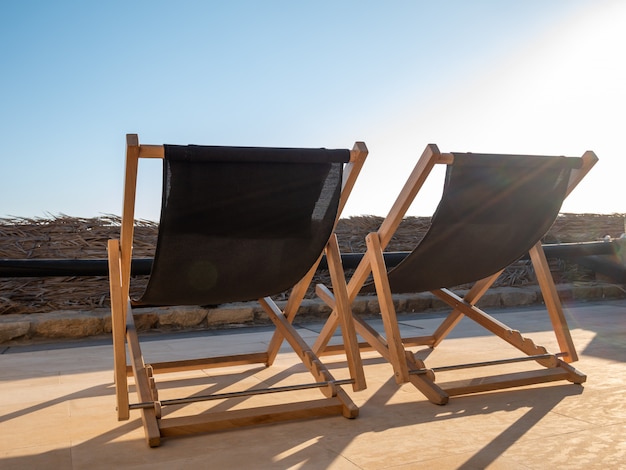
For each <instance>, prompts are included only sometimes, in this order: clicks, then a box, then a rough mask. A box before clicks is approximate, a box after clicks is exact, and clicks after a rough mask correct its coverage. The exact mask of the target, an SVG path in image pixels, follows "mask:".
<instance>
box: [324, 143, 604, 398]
mask: <svg viewBox="0 0 626 470" xmlns="http://www.w3.org/2000/svg"><path fill="white" fill-rule="evenodd" d="M596 161H597V157H596V156H595V154H594V153H593V152H587V153H585V154H584V155H583V156H582V157H581V158H572V157H548V156H520V155H484V154H472V153H467V154H463V153H449V154H444V153H440V152H439V150H438V148H437V146H436V145H432V144H431V145H428V146H427V147H426V149H425V151H424V153H423V154H422V156H421V158H420V159H419V161H418V162H417V165H416V166H415V169H414V170H413V172H412V173H411V175H410V177H409V178H408V181H407V182H406V184H405V186H404V188H403V189H402V191H401V192H400V195H399V196H398V199H397V200H396V202H395V203H394V205H393V206H392V208H391V210H390V212H389V214H388V216H387V217H386V218H385V219H384V221H383V222H382V224H381V225H380V228H379V230H378V231H377V232H374V233H370V234H368V235H367V237H366V242H367V245H366V246H367V251H366V254H365V255H364V256H363V259H362V260H361V262H360V264H359V265H358V267H357V268H356V270H355V273H354V275H353V276H352V278H351V279H350V282H349V283H348V296H349V298H350V300H351V301H353V300H354V298H355V297H356V295H357V294H358V293H359V292H375V293H376V294H377V296H378V300H379V305H380V310H381V315H382V320H383V324H384V331H385V335H384V336H383V335H380V334H378V333H377V332H376V331H375V330H374V329H373V328H371V327H370V326H369V324H367V323H366V322H365V321H363V320H360V319H358V318H357V319H355V320H356V321H357V323H356V329H357V332H358V333H359V335H361V336H362V337H363V338H364V339H365V340H366V342H367V343H369V345H370V346H371V347H373V348H374V349H375V350H377V351H378V352H379V353H380V354H381V355H382V356H383V357H384V358H385V359H387V360H388V361H389V362H390V363H391V364H392V366H393V370H394V375H395V379H396V381H397V383H406V382H411V383H412V384H413V385H415V386H416V387H417V388H418V389H419V390H420V391H421V392H422V393H423V394H424V395H425V396H426V397H427V398H428V399H429V400H430V401H432V402H433V403H437V404H445V403H447V402H448V399H449V397H450V396H454V395H462V394H468V393H474V392H482V391H489V390H497V389H502V388H508V387H516V386H523V385H529V384H535V383H542V382H549V381H556V380H563V379H564V380H569V381H571V382H574V383H582V382H584V381H585V379H586V377H585V375H584V374H582V373H581V372H579V371H577V370H576V369H575V368H573V367H572V366H571V365H570V363H572V362H574V361H576V360H577V355H576V349H575V347H574V344H573V341H572V338H571V335H570V331H569V329H568V326H567V322H566V319H565V316H564V313H563V309H562V307H561V304H560V301H559V297H558V295H557V291H556V287H555V285H554V282H553V279H552V277H551V274H550V270H549V266H548V263H547V260H546V257H545V254H544V252H543V249H542V245H541V238H542V237H543V236H544V234H545V233H546V232H547V231H548V229H549V228H550V226H551V225H552V223H553V222H554V220H555V219H556V217H557V215H558V213H559V210H560V207H561V204H562V202H563V200H564V198H565V197H566V196H567V195H568V194H569V193H570V192H571V191H572V190H573V189H574V187H575V186H576V185H577V184H578V183H579V181H580V180H581V179H582V178H583V177H584V176H585V175H586V174H587V172H588V171H589V170H590V169H591V167H592V166H593V165H594V164H595V162H596ZM436 164H445V165H447V171H446V175H445V182H444V190H443V195H442V198H441V201H440V203H439V206H438V208H437V210H436V212H435V214H434V215H433V217H432V220H431V226H430V227H429V230H428V232H427V234H426V235H425V236H424V238H423V239H422V240H421V241H420V242H419V244H417V246H416V247H415V249H414V250H413V251H412V252H410V253H409V255H408V256H407V257H406V258H405V259H404V260H403V261H402V262H401V263H399V264H398V265H397V266H395V267H394V268H392V269H390V270H388V269H387V268H386V265H385V257H384V254H383V251H384V249H385V247H386V246H387V245H388V244H389V242H390V240H391V238H392V236H393V235H394V233H395V231H396V230H397V228H398V226H399V224H400V222H401V221H402V218H403V217H404V215H405V213H406V211H407V209H408V208H409V206H410V204H411V203H412V202H413V200H414V198H415V197H416V195H417V193H418V192H419V190H420V188H421V187H422V185H423V184H424V182H425V181H426V179H427V177H428V175H429V174H430V173H431V170H432V169H433V168H434V166H435V165H436ZM527 253H530V258H531V261H532V265H533V266H534V270H535V273H536V276H537V280H538V283H539V286H540V288H541V292H542V294H543V300H544V302H545V305H546V307H547V311H548V314H549V317H550V320H551V323H552V327H553V329H554V333H555V334H556V340H557V342H558V346H559V348H560V350H561V351H560V352H558V353H548V351H547V350H546V348H544V347H542V346H538V345H536V344H535V343H534V342H533V341H532V340H531V339H530V338H526V337H524V336H522V335H521V334H520V332H519V331H515V330H513V329H511V328H509V327H508V326H507V325H505V324H503V323H502V322H500V321H498V320H496V319H495V318H493V317H492V316H490V315H488V314H487V313H486V312H484V311H483V310H481V309H480V308H478V307H477V306H476V304H477V303H478V301H479V300H480V299H481V297H482V296H483V294H484V293H485V292H486V291H487V289H489V287H490V286H491V285H492V284H493V283H494V282H495V281H496V279H497V278H498V276H499V275H500V274H501V273H502V271H503V270H504V269H505V268H506V267H507V266H509V265H510V264H511V263H512V262H514V261H516V260H517V259H519V258H520V257H521V256H522V255H525V254H527ZM370 273H371V274H372V278H373V280H371V278H369V279H370V280H368V276H369V275H370ZM364 284H365V285H364ZM463 285H466V286H467V285H471V288H469V290H468V291H467V293H466V294H465V295H464V296H463V297H461V296H459V295H457V294H455V293H454V292H453V291H452V290H450V289H451V288H454V287H459V286H463ZM317 289H318V292H319V294H320V296H322V297H323V298H324V299H325V300H326V302H327V303H328V304H329V305H331V306H335V298H334V296H333V294H332V293H331V292H330V290H329V289H327V288H325V286H323V285H319V286H317ZM457 290H458V289H457ZM424 291H430V292H432V293H433V294H434V295H435V296H436V297H437V298H439V299H441V300H443V301H444V302H445V303H446V304H448V305H449V306H450V307H451V308H452V312H451V313H450V314H449V315H448V316H447V318H446V319H445V320H444V321H443V322H442V323H441V325H440V326H439V327H438V328H437V329H436V331H435V332H434V333H433V334H432V335H429V336H423V337H414V338H402V337H401V336H400V329H399V326H398V320H397V317H396V311H395V309H394V304H393V299H392V293H413V292H424ZM463 317H467V318H470V319H471V320H474V321H475V322H477V323H478V324H479V325H481V326H482V327H484V328H486V329H487V330H488V331H490V332H491V333H493V334H495V335H497V336H498V337H500V338H501V339H503V340H504V341H506V342H507V343H509V344H511V345H512V346H514V347H515V348H517V349H519V350H521V351H522V352H523V353H524V356H523V357H521V358H519V357H518V358H504V359H502V360H500V359H498V360H495V361H490V362H489V363H480V362H478V363H465V364H457V365H454V364H453V365H450V366H444V367H440V368H428V367H426V366H425V364H424V361H423V360H420V359H418V358H416V356H415V354H414V353H412V352H411V351H409V350H408V348H409V347H412V346H428V347H430V348H434V347H435V346H438V345H439V344H440V343H441V341H442V340H443V339H444V338H445V337H446V336H447V335H448V334H449V333H450V332H451V331H452V329H453V328H454V327H455V326H456V325H457V324H458V323H459V321H460V320H461V319H462V318H463ZM336 325H337V316H336V315H335V312H334V311H333V315H331V317H330V318H329V320H328V322H327V323H326V325H325V326H324V328H323V329H322V332H321V334H320V336H319V337H318V339H317V341H316V342H315V344H314V345H313V350H314V351H315V352H316V353H318V354H322V353H324V352H326V353H330V352H332V351H331V349H332V347H331V346H329V340H330V338H331V336H332V334H333V332H334V330H335V328H336ZM335 349H336V348H335ZM525 360H529V361H536V362H538V363H539V364H541V365H542V366H544V367H540V366H539V367H538V369H537V368H535V369H537V370H534V371H522V372H515V373H512V372H509V373H508V374H499V375H489V376H487V377H482V378H473V379H468V380H457V381H454V382H451V383H447V384H439V383H437V382H436V381H435V372H438V371H451V370H452V371H454V370H456V369H462V368H473V367H480V366H487V365H491V366H494V365H498V364H500V363H507V362H519V361H525ZM483 370H486V369H483Z"/></svg>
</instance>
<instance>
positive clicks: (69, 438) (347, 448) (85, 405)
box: [0, 300, 626, 470]
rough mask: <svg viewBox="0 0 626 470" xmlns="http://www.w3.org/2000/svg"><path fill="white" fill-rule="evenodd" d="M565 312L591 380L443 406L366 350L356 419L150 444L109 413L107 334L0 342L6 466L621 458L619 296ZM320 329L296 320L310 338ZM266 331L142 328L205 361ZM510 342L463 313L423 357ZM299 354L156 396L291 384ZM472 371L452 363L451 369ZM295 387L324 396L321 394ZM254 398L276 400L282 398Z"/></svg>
mask: <svg viewBox="0 0 626 470" xmlns="http://www.w3.org/2000/svg"><path fill="white" fill-rule="evenodd" d="M565 309H566V314H567V316H568V319H569V322H570V327H571V328H572V332H573V336H574V340H575V343H576V345H577V347H578V351H579V354H580V356H581V358H580V361H579V362H578V363H576V367H577V368H578V369H580V370H582V371H584V372H585V373H586V374H587V376H588V379H587V382H586V383H585V384H584V385H583V386H578V385H572V384H569V383H560V382H557V383H552V384H545V385H539V386H531V387H526V388H523V389H514V390H507V391H498V392H491V393H483V394H476V395H471V396H465V397H453V398H452V399H451V401H450V403H449V404H448V405H445V406H437V405H433V404H431V403H429V402H428V401H426V400H425V398H424V397H423V396H422V395H421V394H420V393H419V392H418V391H417V390H416V389H415V388H414V387H413V386H411V385H410V384H405V385H402V386H398V385H396V384H395V381H394V380H393V379H392V375H391V368H390V366H389V365H388V364H386V363H385V362H383V361H382V360H381V359H380V358H379V357H378V356H377V355H375V354H374V353H365V354H364V360H365V371H366V376H367V379H368V388H367V390H365V391H362V392H357V393H354V392H352V391H351V388H350V387H348V389H347V390H348V392H349V393H350V395H351V396H352V397H353V399H354V400H355V402H356V403H357V404H358V405H359V406H360V416H359V417H358V418H357V419H355V420H348V419H345V418H342V417H331V418H322V419H316V420H308V421H300V422H289V423H280V424H273V425H269V426H261V427H253V428H241V429H237V430H233V431H224V432H216V433H211V434H202V435H194V436H189V437H181V438H170V439H164V440H163V442H162V445H161V447H158V448H154V449H150V448H149V447H147V445H146V443H145V440H144V435H143V430H142V428H141V424H140V418H139V413H138V412H136V411H133V412H131V419H130V420H129V421H122V422H118V421H117V420H116V414H115V410H114V406H115V405H114V388H113V384H112V376H113V374H112V351H111V346H110V343H109V341H108V340H106V339H99V340H89V341H77V342H63V343H52V344H45V345H42V344H37V345H19V346H11V347H6V346H5V347H2V346H0V353H2V354H0V469H39V468H46V469H47V468H54V469H89V470H96V469H112V468H129V469H140V468H146V469H147V468H150V469H161V468H163V469H183V468H184V469H195V468H202V469H204V468H209V469H212V468H215V469H226V468H229V469H230V468H242V469H250V468H255V469H274V468H277V469H287V468H298V469H326V468H330V469H419V468H429V469H430V468H433V469H434V468H436V469H482V468H490V469H506V470H514V469H544V468H550V469H561V468H562V469H565V468H567V469H578V468H585V469H595V468H597V469H613V468H616V469H618V468H626V301H625V300H621V301H605V302H592V303H591V302H590V303H577V304H572V305H568V306H566V308H565ZM495 316H496V317H497V318H499V319H500V320H502V321H504V322H506V323H507V324H509V325H510V326H512V327H513V328H516V329H519V330H520V331H522V332H523V333H526V334H527V336H529V337H532V338H533V339H535V342H537V343H539V344H543V345H545V346H548V347H549V349H550V346H552V345H553V344H554V340H553V336H552V335H551V334H550V332H549V331H548V330H547V329H548V321H547V318H546V315H545V312H544V311H543V310H541V309H538V308H524V309H509V310H503V311H500V312H498V313H497V314H495ZM439 317H440V315H439V314H419V315H403V316H402V317H401V323H402V329H403V330H405V331H406V332H407V333H408V334H411V335H415V334H421V333H419V332H422V333H425V334H427V333H428V332H429V331H432V329H433V328H434V327H435V325H436V324H437V323H436V322H437V319H438V318H439ZM378 323H380V322H378ZM319 326H320V325H316V324H306V325H299V329H300V331H301V332H302V334H303V336H304V337H305V338H307V339H313V338H314V337H315V332H316V330H317V329H318V328H319ZM377 326H378V327H380V324H378V325H377ZM269 337H270V330H269V329H267V328H240V329H234V330H227V331H217V332H212V333H206V332H205V333H186V334H181V335H177V336H174V335H160V336H158V335H150V336H148V337H146V340H145V341H144V342H143V350H144V354H145V356H146V357H147V358H148V359H149V360H152V361H159V360H171V359H175V358H183V357H189V356H192V355H193V356H197V357H202V356H204V355H207V348H208V350H209V354H210V351H211V350H221V351H222V352H223V351H224V350H232V351H242V350H246V351H254V350H263V349H264V347H265V345H266V344H267V341H268V339H269ZM508 349H509V347H508V346H507V345H506V344H505V343H503V342H502V341H501V340H499V339H497V338H492V337H488V336H485V334H484V333H483V330H482V329H481V327H479V326H476V325H474V324H472V323H471V322H469V321H468V320H463V322H462V323H461V324H460V325H459V326H458V327H457V329H456V330H455V332H454V333H453V334H452V335H451V337H450V338H449V339H447V340H445V341H444V342H443V343H442V344H441V345H440V346H439V347H438V348H437V349H435V350H434V351H433V352H431V353H430V354H429V355H428V360H427V364H429V365H430V366H436V365H439V364H451V363H459V362H468V361H474V360H481V359H489V358H501V357H504V356H507V355H509V354H511V353H513V355H515V354H514V351H511V353H509V351H508ZM425 353H426V352H425ZM183 354H184V356H183ZM295 359H296V358H295V355H294V354H293V353H289V352H288V350H287V349H285V354H283V355H281V356H280V360H278V361H277V363H276V364H275V365H274V366H272V367H271V368H269V369H264V368H261V367H252V368H249V367H245V368H244V367H233V368H229V369H224V370H221V371H220V370H216V369H212V370H207V371H194V372H185V373H182V372H181V373H177V374H168V375H163V376H161V375H159V376H158V381H159V384H160V387H159V388H160V393H161V398H167V397H168V396H169V395H170V394H172V393H173V390H172V388H173V387H174V386H178V385H180V384H182V379H187V380H186V382H185V383H187V384H188V385H186V387H185V388H184V389H183V392H184V393H189V394H192V393H197V392H199V391H203V392H204V393H206V392H207V391H208V392H213V391H216V390H219V391H224V390H228V387H230V386H231V385H232V384H233V383H234V384H235V385H236V386H238V387H242V386H243V387H244V388H245V387H248V386H253V385H255V384H258V383H259V382H264V383H271V384H273V385H274V384H285V383H290V382H291V381H293V380H295V379H297V378H298V377H297V376H298V375H299V374H300V373H301V372H302V368H301V367H300V366H299V365H298V364H297V361H296V360H295ZM324 360H325V362H329V366H330V367H331V368H332V370H333V373H334V374H335V376H336V377H337V378H344V377H345V376H346V375H347V374H346V368H345V363H344V362H342V360H341V357H340V356H334V357H326V358H324ZM501 367H502V366H501ZM519 367H521V366H520V365H519V364H510V365H507V366H504V368H505V369H506V370H513V369H515V368H519ZM523 367H527V366H523ZM475 371H476V370H475V369H472V370H466V371H457V372H455V374H456V375H455V378H458V377H459V375H463V374H465V375H468V376H471V374H476V372H475ZM439 378H440V377H439V376H438V379H439ZM441 378H442V379H444V380H445V378H444V377H441ZM305 380H306V381H309V380H308V378H307V379H305ZM300 393H303V394H304V395H306V394H309V393H310V394H312V395H311V396H312V398H318V397H319V396H320V395H319V392H317V391H306V392H300ZM255 399H258V400H261V401H263V402H264V403H268V402H270V403H271V402H275V400H279V398H277V395H263V396H262V397H260V398H259V397H256V398H255ZM281 399H282V398H281ZM242 401H244V402H246V400H241V399H238V400H236V403H235V404H234V405H232V404H230V403H229V404H225V403H217V404H216V403H215V402H210V403H211V404H210V405H209V404H206V403H205V404H193V405H188V406H187V407H185V411H196V410H197V411H202V410H203V409H206V408H208V407H215V409H221V410H223V409H225V407H226V406H228V407H230V406H233V407H237V406H240V405H241V403H240V402H242ZM244 404H245V403H244ZM202 407H204V408H202Z"/></svg>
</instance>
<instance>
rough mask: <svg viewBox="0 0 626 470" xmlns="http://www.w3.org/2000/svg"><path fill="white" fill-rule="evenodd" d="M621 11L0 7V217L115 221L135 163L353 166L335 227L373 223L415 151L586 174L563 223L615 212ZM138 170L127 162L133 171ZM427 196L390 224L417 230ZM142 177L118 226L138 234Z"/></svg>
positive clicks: (149, 200)
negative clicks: (213, 156) (262, 158)
mask: <svg viewBox="0 0 626 470" xmlns="http://www.w3.org/2000/svg"><path fill="white" fill-rule="evenodd" d="M624 24H626V2H623V1H621V0H587V1H582V0H551V1H545V0H525V1H523V2H520V1H503V0H476V1H467V0H442V1H436V2H435V1H421V0H414V1H396V0H391V1H385V2H383V1H376V2H375V1H368V0H362V1H357V0H351V1H348V0H333V1H325V0H318V1H315V2H304V1H295V0H290V1H287V0H285V1H276V0H267V1H243V0H229V1H227V2H226V1H223V2H218V1H208V0H207V1H186V0H178V1H176V2H171V1H168V2H166V1H124V2H121V1H108V2H85V1H76V2H70V1H57V2H48V1H45V2H44V1H39V2H37V1H28V0H24V1H19V2H17V1H15V2H9V1H3V2H0V51H1V57H2V62H1V64H2V68H1V73H0V97H1V103H2V111H1V112H0V136H1V138H2V149H1V150H0V158H1V159H2V160H1V161H2V176H1V184H0V217H8V216H17V217H45V216H48V215H50V214H51V215H57V214H66V215H70V216H80V217H93V216H98V215H102V214H118V215H119V214H120V213H121V205H122V177H123V170H124V145H125V137H124V136H125V134H126V133H137V134H139V139H140V142H142V143H149V144H162V143H172V144H188V143H195V144H208V145H258V146H298V147H331V148H332V147H334V148H351V147H352V145H353V143H354V142H355V141H357V140H362V141H365V142H366V144H367V146H368V148H369V150H370V155H369V157H368V161H367V162H366V165H365V168H364V170H363V172H362V175H361V178H360V180H359V182H358V183H357V186H356V188H355V190H354V192H353V197H352V198H351V201H350V202H349V204H348V206H347V207H346V210H345V212H344V216H350V215H361V214H374V215H385V214H386V212H387V210H388V209H389V207H390V206H391V204H392V202H393V200H394V199H395V197H396V195H397V193H398V192H399V190H400V187H401V185H402V184H403V182H404V181H405V179H406V177H407V175H408V172H409V171H410V170H411V169H412V167H413V165H414V163H415V161H416V159H417V158H418V157H419V155H420V154H421V152H422V150H423V148H424V147H425V145H426V144H428V143H436V144H438V146H439V148H440V149H441V150H442V151H444V152H448V151H473V152H502V153H539V154H565V155H572V156H578V155H582V154H583V153H584V151H585V150H594V151H595V152H596V153H597V154H598V156H599V158H600V162H599V164H598V165H596V168H594V169H593V171H592V173H591V174H590V175H589V176H588V178H587V180H586V181H585V182H584V183H583V184H582V185H581V186H580V187H579V188H578V189H577V190H576V191H575V192H574V193H573V194H572V196H571V197H570V198H569V199H568V201H566V203H565V206H564V207H563V211H565V212H595V213H613V212H620V213H623V212H626V199H625V198H624V195H623V189H622V188H623V181H624V169H625V168H626V163H624V162H625V161H626V159H625V155H624V151H625V149H626V145H625V144H624V142H623V141H624V137H623V135H624V127H625V126H624V124H625V118H624V117H625V112H626V91H625V90H626V85H625V84H626V51H625V50H624V49H626V28H624V27H623V25H624ZM142 163H143V162H142ZM439 185H440V179H437V178H435V179H434V180H433V183H432V184H430V185H428V186H427V187H426V188H425V190H424V193H423V194H421V195H420V196H419V198H418V200H417V201H416V203H415V204H414V206H413V207H412V208H411V210H410V211H409V214H411V215H430V214H431V212H432V210H433V209H434V207H435V206H436V203H437V202H438V198H439V194H440V189H439ZM159 194H160V166H159V164H158V162H146V163H145V164H142V166H141V168H140V179H139V196H138V205H137V216H138V217H140V218H147V219H153V220H157V218H158V212H159V202H160V196H159Z"/></svg>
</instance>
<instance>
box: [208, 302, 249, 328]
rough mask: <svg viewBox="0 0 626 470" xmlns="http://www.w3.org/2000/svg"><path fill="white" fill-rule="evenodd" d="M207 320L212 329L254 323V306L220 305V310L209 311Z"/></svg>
mask: <svg viewBox="0 0 626 470" xmlns="http://www.w3.org/2000/svg"><path fill="white" fill-rule="evenodd" d="M206 320H207V324H208V325H209V326H210V327H211V326H219V325H232V324H244V323H252V322H253V321H254V306H251V305H248V304H243V303H241V304H240V303H237V304H226V305H220V306H219V307H218V308H211V309H209V311H208V312H207V315H206Z"/></svg>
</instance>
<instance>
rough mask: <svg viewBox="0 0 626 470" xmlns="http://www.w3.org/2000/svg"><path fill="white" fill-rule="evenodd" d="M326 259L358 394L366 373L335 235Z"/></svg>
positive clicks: (331, 240) (349, 365)
mask: <svg viewBox="0 0 626 470" xmlns="http://www.w3.org/2000/svg"><path fill="white" fill-rule="evenodd" d="M326 259H327V261H328V269H329V272H330V278H331V281H332V285H333V286H334V287H335V291H334V292H335V305H336V310H337V314H338V315H339V320H340V323H341V333H342V335H343V344H344V347H345V351H346V358H347V361H348V369H349V370H350V377H352V378H353V379H354V383H353V385H352V389H353V390H354V391H355V392H356V391H359V390H364V389H365V388H366V386H367V385H366V382H365V373H364V372H363V362H362V361H361V353H360V351H359V343H358V340H357V337H356V330H355V327H354V322H353V320H352V308H351V307H350V301H349V299H348V291H347V286H346V278H345V273H344V271H343V266H342V264H341V255H340V254H339V243H338V242H337V236H336V235H335V234H333V235H332V236H331V238H330V240H329V242H328V245H327V248H326Z"/></svg>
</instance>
